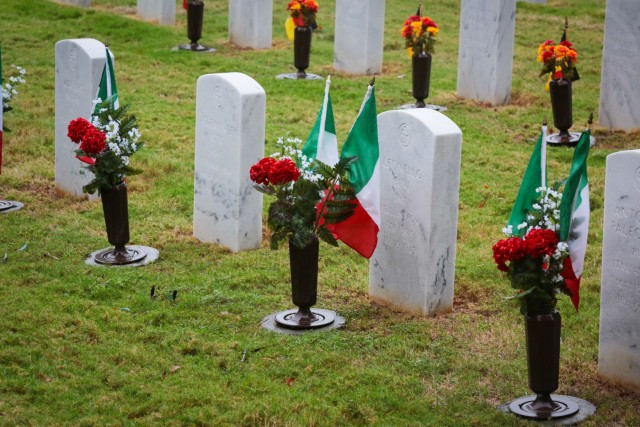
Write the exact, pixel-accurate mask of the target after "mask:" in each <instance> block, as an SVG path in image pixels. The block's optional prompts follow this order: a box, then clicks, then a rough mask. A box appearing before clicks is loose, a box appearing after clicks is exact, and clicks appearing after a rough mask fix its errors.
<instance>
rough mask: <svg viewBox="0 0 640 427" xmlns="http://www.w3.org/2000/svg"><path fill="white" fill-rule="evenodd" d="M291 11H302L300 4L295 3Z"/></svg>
mask: <svg viewBox="0 0 640 427" xmlns="http://www.w3.org/2000/svg"><path fill="white" fill-rule="evenodd" d="M289 9H290V10H300V3H294V4H292V5H291V6H290V7H289Z"/></svg>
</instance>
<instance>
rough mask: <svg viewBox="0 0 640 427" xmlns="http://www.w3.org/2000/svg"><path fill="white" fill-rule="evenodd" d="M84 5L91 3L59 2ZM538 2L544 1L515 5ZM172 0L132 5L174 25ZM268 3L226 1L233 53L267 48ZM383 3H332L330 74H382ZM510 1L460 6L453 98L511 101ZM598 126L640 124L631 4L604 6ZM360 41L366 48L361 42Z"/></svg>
mask: <svg viewBox="0 0 640 427" xmlns="http://www.w3.org/2000/svg"><path fill="white" fill-rule="evenodd" d="M62 1H63V2H64V3H70V4H75V5H79V6H85V7H86V6H90V5H91V0H62ZM522 1H527V2H529V3H546V0H522ZM175 7H176V2H175V1H174V0H138V2H137V11H138V15H140V16H141V17H142V18H143V19H147V20H151V21H157V22H159V23H160V24H164V25H174V24H175V13H176V11H175ZM272 12H273V2H271V1H263V0H234V1H231V2H229V38H230V40H231V41H232V42H233V43H235V44H237V45H238V46H241V47H249V48H254V49H265V48H270V47H271V33H272ZM384 12H385V0H337V1H336V18H335V42H334V64H333V65H334V68H335V69H336V70H339V71H343V72H347V73H353V74H379V73H381V72H382V56H383V35H384V15H385V13H384ZM515 15H516V0H463V1H462V4H461V13H460V41H459V51H458V75H457V94H458V96H460V97H463V98H469V99H474V100H478V101H483V102H489V103H491V104H494V105H500V104H505V103H508V102H509V101H510V98H511V77H512V67H513V46H514V33H515ZM605 16H606V25H605V37H604V49H603V58H602V77H601V87H600V114H599V117H600V124H601V125H602V126H605V127H607V128H610V129H611V128H620V129H626V130H629V129H633V128H636V127H638V126H640V113H639V112H640V81H639V80H638V79H637V78H635V77H634V72H635V70H636V68H637V67H635V64H637V63H638V62H640V48H638V46H640V34H639V33H638V31H637V30H636V29H635V28H636V27H635V26H634V23H635V22H638V19H640V8H638V7H637V4H636V3H635V2H634V1H633V0H624V1H611V0H610V1H607V6H606V15H605ZM363 40H365V41H366V43H362V41H363Z"/></svg>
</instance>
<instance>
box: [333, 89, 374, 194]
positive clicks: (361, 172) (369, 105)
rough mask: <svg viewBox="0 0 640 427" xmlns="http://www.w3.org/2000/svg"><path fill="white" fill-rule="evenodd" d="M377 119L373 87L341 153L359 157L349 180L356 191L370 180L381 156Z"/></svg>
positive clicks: (351, 168)
mask: <svg viewBox="0 0 640 427" xmlns="http://www.w3.org/2000/svg"><path fill="white" fill-rule="evenodd" d="M377 120H378V118H377V114H376V96H375V89H374V88H373V87H371V93H370V94H369V97H368V99H366V100H365V102H364V105H363V106H362V109H361V110H360V113H359V114H358V117H357V118H356V121H355V123H354V124H353V127H352V128H351V132H349V136H347V140H346V141H345V143H344V146H343V147H342V153H341V154H340V157H342V158H344V157H353V156H357V157H358V160H357V161H356V162H355V163H353V164H352V165H351V167H350V169H349V181H350V182H351V185H352V186H353V189H354V190H355V192H356V193H359V192H360V191H361V190H362V189H363V188H364V186H365V185H366V184H367V182H369V179H371V176H372V175H373V171H374V169H375V167H376V163H377V162H378V158H379V157H380V153H379V149H378V122H377Z"/></svg>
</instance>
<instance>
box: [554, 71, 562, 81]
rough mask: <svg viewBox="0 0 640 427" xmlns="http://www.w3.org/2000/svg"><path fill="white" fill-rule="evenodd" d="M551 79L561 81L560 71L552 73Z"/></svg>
mask: <svg viewBox="0 0 640 427" xmlns="http://www.w3.org/2000/svg"><path fill="white" fill-rule="evenodd" d="M553 78H554V79H556V80H558V79H561V78H562V70H560V71H555V72H554V73H553Z"/></svg>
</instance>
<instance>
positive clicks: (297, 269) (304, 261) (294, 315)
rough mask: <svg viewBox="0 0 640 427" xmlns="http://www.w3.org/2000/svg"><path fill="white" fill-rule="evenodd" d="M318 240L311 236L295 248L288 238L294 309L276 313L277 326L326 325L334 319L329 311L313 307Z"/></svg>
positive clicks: (313, 327) (318, 326) (305, 327)
mask: <svg viewBox="0 0 640 427" xmlns="http://www.w3.org/2000/svg"><path fill="white" fill-rule="evenodd" d="M319 248H320V242H319V240H318V238H317V237H315V236H314V237H313V239H312V240H311V242H310V243H309V244H308V245H307V246H305V247H304V248H298V247H297V246H296V245H294V244H293V242H292V241H291V239H289V265H290V269H291V301H292V302H293V303H294V304H295V305H296V306H297V307H298V309H297V310H295V309H293V310H287V311H283V312H280V313H278V314H276V316H275V321H276V323H277V324H278V325H279V326H282V327H285V328H290V329H315V328H321V327H323V326H328V325H330V324H331V323H333V321H334V320H335V316H334V315H332V314H331V313H333V312H331V311H328V310H321V309H314V310H312V309H311V307H312V306H313V305H315V303H316V300H317V295H318V255H319Z"/></svg>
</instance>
